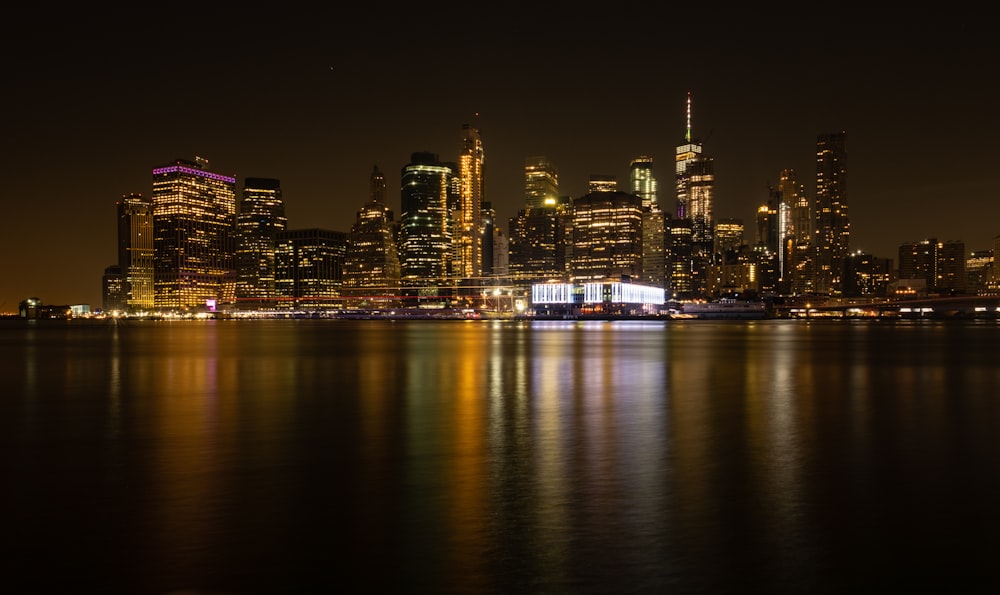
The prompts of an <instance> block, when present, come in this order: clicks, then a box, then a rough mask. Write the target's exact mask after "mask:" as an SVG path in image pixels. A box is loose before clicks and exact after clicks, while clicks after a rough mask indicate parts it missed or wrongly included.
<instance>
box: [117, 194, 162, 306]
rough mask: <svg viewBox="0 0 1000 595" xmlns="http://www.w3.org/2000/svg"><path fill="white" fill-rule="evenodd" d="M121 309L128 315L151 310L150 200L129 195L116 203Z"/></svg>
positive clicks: (151, 203) (151, 241)
mask: <svg viewBox="0 0 1000 595" xmlns="http://www.w3.org/2000/svg"><path fill="white" fill-rule="evenodd" d="M116 206H117V211H118V266H119V269H120V271H121V275H122V287H121V291H122V299H121V302H122V303H121V304H120V305H121V306H122V307H124V309H125V310H126V311H127V312H129V313H138V312H149V311H151V310H152V309H153V265H154V260H153V201H152V199H151V198H149V197H144V196H143V195H142V194H138V193H136V192H133V193H131V194H126V195H123V196H122V198H121V200H119V201H118V202H117V203H116Z"/></svg>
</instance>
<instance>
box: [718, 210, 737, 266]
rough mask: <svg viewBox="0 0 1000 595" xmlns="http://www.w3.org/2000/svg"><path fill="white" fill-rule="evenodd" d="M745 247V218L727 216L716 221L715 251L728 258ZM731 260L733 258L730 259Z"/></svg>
mask: <svg viewBox="0 0 1000 595" xmlns="http://www.w3.org/2000/svg"><path fill="white" fill-rule="evenodd" d="M742 248H743V220H742V219H733V218H725V219H719V220H718V221H716V222H715V252H716V253H717V254H719V255H720V256H722V257H723V259H725V258H726V256H727V255H732V256H733V257H734V258H735V255H736V254H738V253H739V251H740V249H742ZM730 260H731V259H730Z"/></svg>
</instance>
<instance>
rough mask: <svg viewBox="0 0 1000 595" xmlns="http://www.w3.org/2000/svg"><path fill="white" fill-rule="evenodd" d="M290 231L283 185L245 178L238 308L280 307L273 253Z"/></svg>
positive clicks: (238, 259) (239, 232)
mask: <svg viewBox="0 0 1000 595" xmlns="http://www.w3.org/2000/svg"><path fill="white" fill-rule="evenodd" d="M287 227H288V219H287V218H286V217H285V203H284V201H283V200H282V197H281V181H280V180H276V179H274V178H246V179H245V180H244V183H243V198H242V199H241V200H240V204H239V208H238V210H237V214H236V306H237V308H239V309H241V310H273V309H274V308H275V306H276V305H277V302H276V300H277V293H276V291H275V275H276V268H275V266H276V265H275V261H274V258H275V256H274V250H275V245H276V243H277V239H278V234H279V233H280V232H282V231H284V230H285V229H287Z"/></svg>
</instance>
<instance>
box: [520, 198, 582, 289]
mask: <svg viewBox="0 0 1000 595" xmlns="http://www.w3.org/2000/svg"><path fill="white" fill-rule="evenodd" d="M566 210H568V205H565V204H558V205H553V206H548V207H530V208H526V209H521V210H520V211H518V213H517V215H516V216H514V217H511V219H510V224H509V228H510V237H509V239H508V251H509V261H508V269H509V273H510V276H511V277H512V278H513V280H514V281H515V282H516V283H518V284H519V285H522V286H524V287H528V286H530V285H531V284H533V283H544V282H546V281H551V280H553V279H557V280H561V281H562V280H564V277H565V274H566V262H565V257H566V251H565V248H564V246H563V242H564V240H565V237H566V234H565V230H564V229H563V224H564V221H565V219H564V218H562V217H560V214H561V213H563V212H565V211H566Z"/></svg>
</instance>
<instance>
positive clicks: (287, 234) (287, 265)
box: [274, 228, 347, 311]
mask: <svg viewBox="0 0 1000 595" xmlns="http://www.w3.org/2000/svg"><path fill="white" fill-rule="evenodd" d="M274 256H275V268H276V273H277V274H276V278H275V290H276V293H277V295H278V308H279V309H287V310H307V311H316V310H329V309H334V308H340V307H342V306H343V300H342V298H341V289H342V287H343V282H344V259H345V257H346V256H347V234H346V233H344V232H342V231H333V230H329V229H319V228H309V229H286V230H284V231H280V232H278V236H277V240H276V245H275V250H274Z"/></svg>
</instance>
